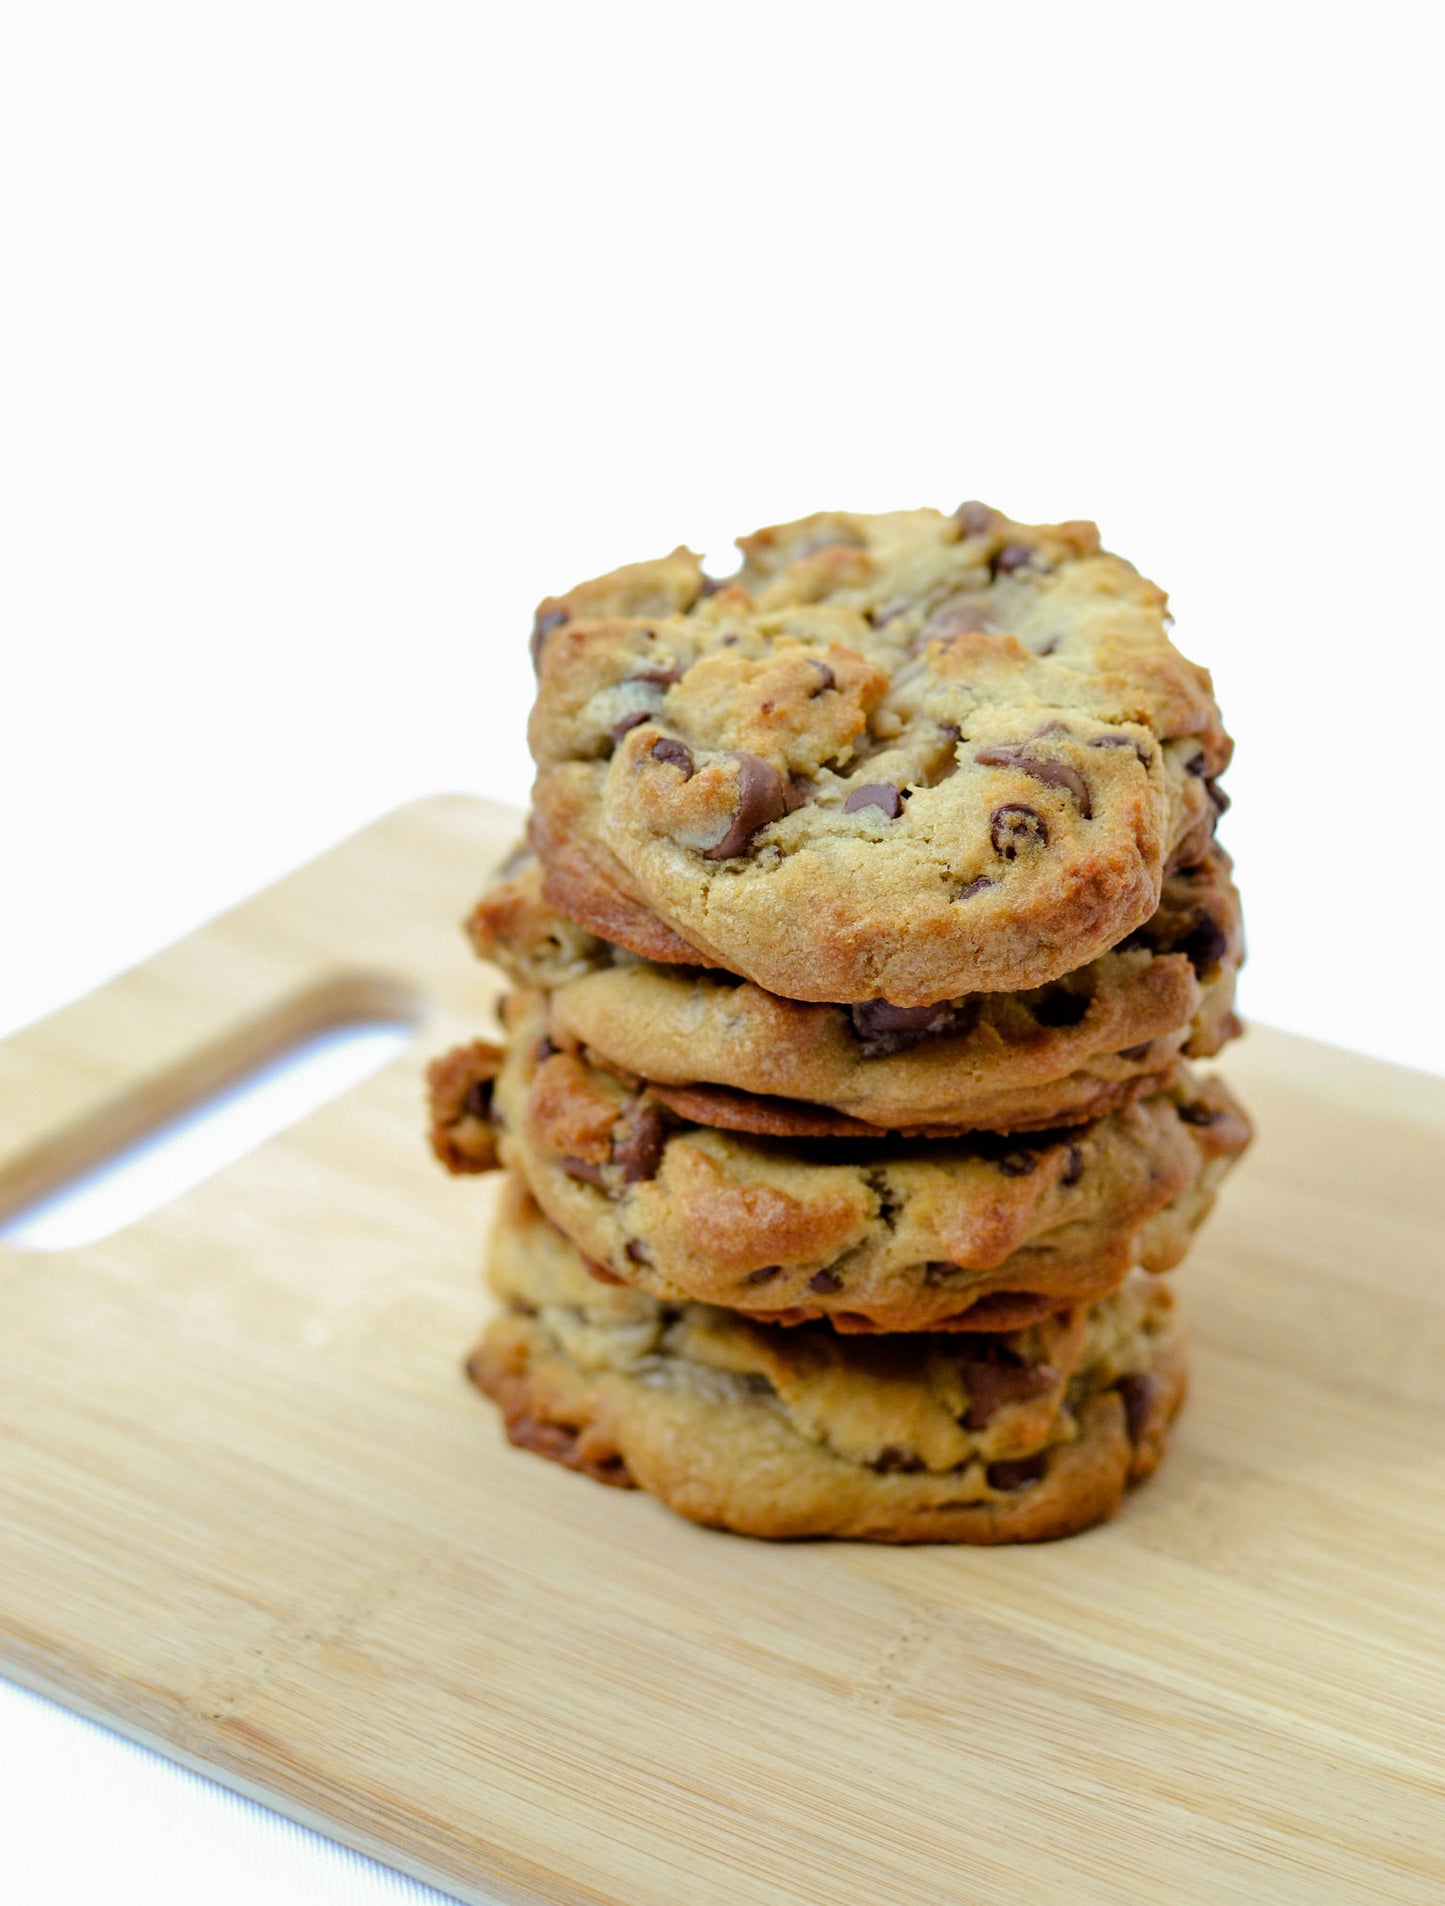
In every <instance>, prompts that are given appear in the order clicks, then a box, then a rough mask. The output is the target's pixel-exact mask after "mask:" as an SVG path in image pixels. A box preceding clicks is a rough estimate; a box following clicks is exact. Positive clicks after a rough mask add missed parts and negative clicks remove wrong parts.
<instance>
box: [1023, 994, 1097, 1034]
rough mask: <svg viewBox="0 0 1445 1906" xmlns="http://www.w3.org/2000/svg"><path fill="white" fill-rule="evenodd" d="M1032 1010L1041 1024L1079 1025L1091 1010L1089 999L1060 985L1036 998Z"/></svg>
mask: <svg viewBox="0 0 1445 1906" xmlns="http://www.w3.org/2000/svg"><path fill="white" fill-rule="evenodd" d="M1031 1010H1032V1012H1033V1016H1034V1018H1035V1019H1037V1020H1038V1022H1039V1024H1040V1025H1041V1026H1077V1025H1078V1023H1079V1021H1080V1020H1081V1019H1082V1018H1083V1017H1084V1015H1085V1013H1087V1012H1088V1010H1089V999H1088V996H1087V995H1086V994H1084V993H1071V992H1070V991H1069V990H1068V988H1067V987H1064V986H1060V987H1057V988H1056V989H1054V990H1053V991H1052V992H1047V993H1045V994H1044V996H1043V998H1042V999H1040V1000H1036V1001H1035V1002H1034V1005H1033V1007H1032V1008H1031Z"/></svg>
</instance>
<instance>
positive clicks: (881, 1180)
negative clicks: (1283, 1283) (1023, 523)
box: [484, 993, 1249, 1332]
mask: <svg viewBox="0 0 1445 1906" xmlns="http://www.w3.org/2000/svg"><path fill="white" fill-rule="evenodd" d="M505 1019H506V1023H507V1029H508V1033H509V1035H510V1044H509V1048H508V1054H507V1057H506V1060H505V1062H504V1063H503V1064H502V1066H501V1069H500V1073H499V1074H498V1075H497V1076H496V1078H495V1087H494V1089H492V1088H491V1086H490V1084H488V1089H489V1090H491V1093H492V1096H491V1108H492V1116H493V1119H494V1120H495V1121H496V1122H497V1123H498V1125H499V1128H500V1132H499V1137H498V1138H497V1139H496V1140H495V1144H496V1149H497V1152H498V1153H499V1155H500V1157H501V1159H502V1161H503V1162H504V1163H505V1164H507V1165H509V1166H511V1167H512V1168H513V1169H514V1170H516V1171H518V1172H519V1173H520V1174H521V1176H522V1177H523V1178H524V1180H525V1181H526V1183H527V1185H528V1186H529V1187H530V1189H531V1191H532V1193H533V1194H534V1195H535V1197H536V1199H537V1201H538V1203H539V1204H540V1205H541V1207H542V1209H543V1210H544V1211H545V1212H546V1213H547V1215H548V1217H549V1218H550V1219H551V1220H552V1221H553V1222H554V1223H555V1224H557V1225H558V1226H559V1227H560V1228H561V1229H562V1230H563V1231H564V1232H565V1233H566V1234H567V1236H568V1237H569V1238H571V1239H572V1240H573V1241H574V1242H575V1243H576V1244H577V1246H578V1248H579V1249H580V1250H581V1251H582V1252H583V1253H584V1254H585V1256H586V1257H587V1258H588V1259H589V1260H590V1261H591V1262H592V1263H593V1264H594V1265H596V1266H597V1268H598V1271H599V1273H600V1274H601V1275H602V1276H605V1277H614V1278H617V1279H619V1280H620V1281H622V1282H624V1283H628V1284H632V1285H635V1286H636V1287H638V1288H639V1289H642V1290H645V1291H647V1292H649V1293H650V1294H651V1295H653V1296H656V1297H659V1298H662V1299H665V1300H672V1299H684V1298H692V1299H698V1300H700V1301H704V1302H707V1303H713V1304H721V1305H725V1306H727V1307H729V1308H732V1309H735V1310H739V1311H743V1312H746V1313H748V1314H749V1315H751V1316H754V1317H761V1318H765V1319H767V1320H768V1321H775V1322H783V1323H801V1322H805V1321H808V1320H809V1319H812V1318H814V1317H819V1316H826V1317H828V1318H830V1319H831V1320H832V1322H833V1324H834V1325H835V1326H836V1327H837V1328H838V1329H840V1330H843V1331H853V1332H862V1331H890V1330H893V1331H910V1330H940V1329H946V1330H987V1329H993V1328H999V1327H1003V1326H1004V1325H1005V1324H1007V1325H1010V1326H1012V1325H1013V1324H1015V1323H1019V1322H1026V1321H1029V1320H1030V1319H1033V1318H1036V1317H1038V1316H1040V1315H1042V1314H1044V1313H1045V1312H1047V1311H1049V1310H1053V1309H1057V1308H1058V1307H1059V1306H1060V1305H1062V1304H1068V1303H1081V1302H1090V1301H1093V1300H1094V1299H1096V1298H1098V1297H1102V1296H1103V1295H1105V1294H1106V1293H1107V1292H1109V1291H1110V1290H1112V1289H1114V1288H1115V1287H1116V1286H1117V1285H1118V1283H1119V1282H1120V1281H1121V1279H1122V1278H1123V1277H1124V1276H1125V1275H1126V1274H1127V1272H1128V1271H1129V1270H1130V1268H1131V1267H1132V1266H1134V1265H1135V1264H1142V1265H1143V1266H1144V1267H1145V1268H1146V1269H1149V1270H1156V1271H1157V1270H1167V1269H1170V1268H1172V1266H1173V1265H1174V1264H1175V1263H1177V1262H1178V1259H1179V1257H1180V1256H1182V1254H1183V1251H1184V1249H1185V1247H1186V1246H1187V1243H1188V1240H1189V1238H1190V1236H1191V1235H1192V1233H1193V1231H1194V1229H1195V1228H1196V1227H1197V1225H1198V1224H1199V1223H1200V1222H1202V1220H1203V1218H1204V1217H1205V1215H1206V1214H1207V1212H1208V1210H1209V1209H1210V1207H1211V1205H1212V1203H1213V1198H1214V1194H1215V1191H1216V1188H1217V1186H1218V1184H1219V1181H1220V1180H1221V1178H1222V1177H1223V1175H1224V1173H1225V1171H1226V1170H1227V1169H1228V1166H1229V1164H1230V1163H1231V1162H1232V1161H1233V1159H1234V1158H1236V1157H1237V1156H1238V1155H1239V1153H1240V1152H1241V1151H1242V1150H1243V1149H1244V1147H1245V1145H1246V1144H1247V1142H1248V1138H1249V1127H1248V1124H1247V1122H1246V1120H1245V1118H1244V1116H1243V1114H1242V1113H1241V1112H1240V1110H1239V1108H1238V1107H1237V1106H1236V1105H1235V1103H1234V1101H1233V1100H1232V1099H1231V1098H1230V1096H1229V1094H1228V1093H1227V1092H1226V1091H1225V1089H1224V1087H1223V1085H1222V1084H1221V1083H1220V1082H1219V1081H1218V1080H1217V1079H1201V1078H1197V1077H1194V1076H1193V1075H1191V1074H1190V1073H1188V1071H1187V1070H1185V1069H1183V1068H1181V1069H1180V1070H1179V1071H1178V1072H1177V1073H1176V1074H1175V1076H1174V1077H1173V1078H1172V1079H1171V1080H1170V1082H1169V1084H1168V1086H1167V1087H1166V1088H1165V1089H1164V1090H1162V1091H1161V1092H1159V1093H1156V1094H1155V1095H1154V1096H1152V1097H1151V1098H1148V1099H1144V1100H1140V1101H1139V1102H1137V1103H1136V1104H1133V1105H1130V1106H1128V1107H1126V1108H1124V1109H1123V1110H1121V1111H1118V1112H1115V1113H1112V1114H1111V1115H1110V1116H1109V1117H1107V1118H1104V1119H1099V1120H1095V1121H1094V1122H1093V1123H1091V1124H1088V1125H1083V1126H1077V1127H1074V1128H1071V1129H1069V1130H1066V1131H1062V1132H1054V1131H1051V1132H1043V1133H1037V1134H1029V1135H1025V1136H1020V1137H1015V1138H998V1137H993V1136H990V1135H982V1134H975V1135H973V1136H972V1137H969V1138H964V1139H951V1140H946V1141H943V1140H940V1141H936V1142H931V1143H929V1142H918V1141H914V1142H906V1141H890V1140H887V1139H880V1138H874V1139H872V1140H870V1141H868V1142H867V1143H863V1144H854V1143H852V1142H851V1141H847V1140H842V1141H839V1140H815V1141H807V1140H797V1139H792V1140H787V1141H781V1140H769V1139H766V1138H758V1137H753V1136H750V1135H743V1134H739V1133H736V1132H727V1131H719V1130H715V1129H711V1128H709V1127H706V1126H701V1125H697V1124H693V1123H690V1122H688V1121H685V1120H682V1119H680V1118H679V1117H678V1116H677V1115H676V1114H675V1113H674V1112H672V1111H670V1110H669V1108H668V1107H667V1106H665V1105H664V1104H663V1103H662V1102H661V1101H660V1100H659V1099H658V1098H657V1097H656V1095H655V1094H654V1093H652V1092H651V1091H650V1090H649V1089H648V1088H647V1087H646V1086H645V1085H643V1086H641V1087H640V1088H637V1089H634V1087H633V1086H632V1085H631V1084H629V1083H627V1082H625V1081H623V1080H620V1079H618V1078H617V1077H616V1076H615V1075H613V1074H611V1073H607V1072H604V1071H602V1070H601V1069H600V1068H599V1067H597V1066H594V1065H591V1064H589V1063H588V1062H587V1061H586V1060H585V1059H583V1058H582V1057H581V1056H580V1055H578V1054H576V1053H569V1052H559V1051H557V1050H555V1049H554V1047H553V1046H552V1044H551V1041H550V1040H549V1039H548V1037H547V1033H546V1001H545V997H544V996H543V995H541V994H538V993H522V994H517V995H514V996H513V997H512V999H511V1000H509V1001H508V1002H507V1005H506V1008H505ZM484 1069H485V1070H487V1071H488V1072H490V1071H494V1070H495V1061H494V1060H491V1059H488V1060H487V1061H486V1062H485V1067H484ZM493 1142H494V1141H493V1140H492V1138H491V1136H490V1135H489V1137H488V1141H487V1143H488V1145H489V1146H490V1145H491V1144H492V1143H493ZM488 1156H489V1157H490V1156H491V1153H490V1151H489V1153H488Z"/></svg>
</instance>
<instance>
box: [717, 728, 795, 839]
mask: <svg viewBox="0 0 1445 1906" xmlns="http://www.w3.org/2000/svg"><path fill="white" fill-rule="evenodd" d="M733 760H734V761H736V762H737V764H738V807H737V813H736V814H735V815H734V816H733V823H732V826H731V827H730V828H729V829H728V831H727V832H726V834H724V835H723V837H722V839H721V840H720V841H719V842H718V844H717V846H716V847H710V848H709V849H708V850H707V855H706V858H707V859H708V860H734V859H736V858H737V856H738V855H739V854H745V853H746V852H747V850H748V848H749V847H750V846H751V845H752V841H753V837H754V835H756V834H757V833H759V832H760V831H761V829H763V828H765V827H767V826H769V825H770V824H771V823H772V822H773V821H776V820H781V819H782V817H783V815H784V814H786V813H787V811H788V784H787V782H786V781H785V780H784V779H783V777H782V775H780V774H779V773H778V771H777V769H776V768H775V767H773V766H772V765H771V763H769V762H767V761H764V760H763V758H762V756H761V755H756V754H735V755H734V756H733Z"/></svg>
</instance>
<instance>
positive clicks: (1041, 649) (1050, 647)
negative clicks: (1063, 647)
mask: <svg viewBox="0 0 1445 1906" xmlns="http://www.w3.org/2000/svg"><path fill="white" fill-rule="evenodd" d="M1063 639H1064V638H1063V637H1062V636H1061V635H1051V636H1050V637H1049V639H1048V641H1047V642H1040V644H1039V645H1038V647H1037V648H1036V649H1035V650H1034V654H1035V655H1053V654H1054V653H1055V652H1056V651H1057V649H1058V646H1059V644H1060V642H1062V641H1063Z"/></svg>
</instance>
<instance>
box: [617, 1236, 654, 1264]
mask: <svg viewBox="0 0 1445 1906" xmlns="http://www.w3.org/2000/svg"><path fill="white" fill-rule="evenodd" d="M622 1248H623V1250H624V1251H626V1253H627V1255H628V1256H629V1257H630V1258H631V1259H632V1262H633V1263H634V1264H650V1263H651V1262H652V1253H651V1252H650V1251H649V1250H648V1248H647V1246H646V1245H645V1244H639V1243H638V1241H637V1239H636V1238H629V1239H628V1240H627V1242H626V1244H624V1245H623V1247H622Z"/></svg>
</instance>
